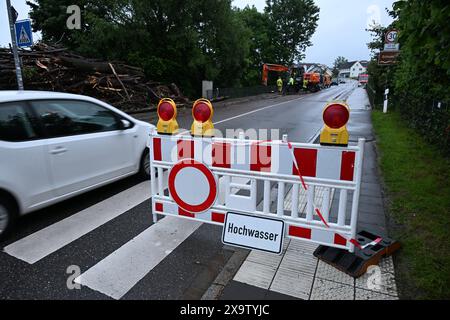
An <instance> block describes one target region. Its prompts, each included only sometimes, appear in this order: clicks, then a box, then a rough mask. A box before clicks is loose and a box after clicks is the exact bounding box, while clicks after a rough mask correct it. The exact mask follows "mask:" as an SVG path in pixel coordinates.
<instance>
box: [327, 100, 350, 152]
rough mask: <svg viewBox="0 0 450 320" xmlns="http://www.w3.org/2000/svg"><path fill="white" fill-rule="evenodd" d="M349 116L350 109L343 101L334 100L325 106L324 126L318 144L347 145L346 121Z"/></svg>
mask: <svg viewBox="0 0 450 320" xmlns="http://www.w3.org/2000/svg"><path fill="white" fill-rule="evenodd" d="M349 118H350V109H349V107H348V105H347V104H346V103H345V102H341V101H334V102H330V103H328V104H327V105H326V106H325V109H324V110H323V122H324V123H325V126H324V128H323V130H322V133H321V134H320V144H321V145H330V146H347V145H348V137H349V135H348V131H347V126H346V124H347V122H348V120H349Z"/></svg>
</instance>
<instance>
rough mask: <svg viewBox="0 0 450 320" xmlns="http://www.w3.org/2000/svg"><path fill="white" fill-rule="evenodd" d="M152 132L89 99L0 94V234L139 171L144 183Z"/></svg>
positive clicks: (33, 93) (39, 93) (148, 126)
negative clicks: (26, 217)
mask: <svg viewBox="0 0 450 320" xmlns="http://www.w3.org/2000/svg"><path fill="white" fill-rule="evenodd" d="M152 127H154V126H152V125H151V124H148V123H145V122H142V121H139V120H136V119H134V118H133V117H130V116H129V115H127V114H126V113H124V112H122V111H120V110H117V109H116V108H114V107H112V106H110V105H108V104H106V103H104V102H102V101H99V100H97V99H94V98H91V97H86V96H81V95H74V94H66V93H56V92H44V91H21V92H20V91H0V237H1V236H2V234H3V235H4V234H5V233H6V231H8V230H9V229H10V228H11V226H12V223H13V221H14V220H15V218H17V217H18V216H20V215H24V214H26V213H29V212H31V211H35V210H38V209H41V208H44V207H46V206H49V205H51V204H54V203H56V202H60V201H63V200H65V199H68V198H71V197H73V196H76V195H78V194H81V193H83V192H86V191H89V190H92V189H94V188H98V187H100V186H103V185H105V184H108V183H110V182H113V181H116V180H118V179H121V178H124V177H127V176H130V175H133V174H136V173H140V174H141V175H142V176H143V177H145V178H148V177H149V160H150V159H149V156H148V154H149V153H148V148H147V139H148V136H149V133H150V131H151V130H152Z"/></svg>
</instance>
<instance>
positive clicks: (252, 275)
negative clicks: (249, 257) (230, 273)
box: [233, 261, 277, 289]
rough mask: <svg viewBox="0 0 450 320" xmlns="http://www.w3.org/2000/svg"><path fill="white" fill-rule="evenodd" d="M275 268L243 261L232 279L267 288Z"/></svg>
mask: <svg viewBox="0 0 450 320" xmlns="http://www.w3.org/2000/svg"><path fill="white" fill-rule="evenodd" d="M276 270H277V268H276V267H272V266H267V265H263V264H259V263H255V262H250V261H244V263H243V264H242V266H241V268H240V269H239V271H238V272H237V273H236V275H235V276H234V279H233V280H235V281H238V282H242V283H246V284H249V285H252V286H255V287H259V288H263V289H268V288H269V286H270V283H271V282H272V280H273V278H274V276H275V272H276Z"/></svg>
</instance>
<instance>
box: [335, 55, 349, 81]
mask: <svg viewBox="0 0 450 320" xmlns="http://www.w3.org/2000/svg"><path fill="white" fill-rule="evenodd" d="M347 62H348V60H347V58H345V57H342V56H339V57H337V58H336V60H334V64H333V77H337V76H338V75H339V70H340V69H341V67H342V66H343V65H344V64H346V63H347Z"/></svg>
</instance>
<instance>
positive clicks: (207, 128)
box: [191, 98, 214, 137]
mask: <svg viewBox="0 0 450 320" xmlns="http://www.w3.org/2000/svg"><path fill="white" fill-rule="evenodd" d="M213 114H214V110H213V106H212V104H211V102H210V101H209V100H208V99H203V98H202V99H198V100H197V101H195V102H194V105H193V106H192V117H193V118H194V122H193V123H192V126H191V134H192V135H193V136H207V137H212V136H213V133H214V125H213V123H212V121H211V119H212V117H213Z"/></svg>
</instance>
